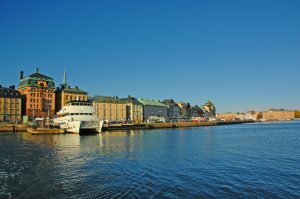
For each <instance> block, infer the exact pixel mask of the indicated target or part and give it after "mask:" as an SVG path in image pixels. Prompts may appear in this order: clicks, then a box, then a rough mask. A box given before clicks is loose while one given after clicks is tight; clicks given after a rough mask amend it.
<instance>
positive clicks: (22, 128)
mask: <svg viewBox="0 0 300 199" xmlns="http://www.w3.org/2000/svg"><path fill="white" fill-rule="evenodd" d="M254 122H256V121H253V120H248V121H209V122H179V123H142V124H113V125H107V124H106V125H104V126H103V128H102V131H109V132H111V131H121V130H144V129H165V128H191V127H200V126H219V125H232V124H244V123H254ZM0 132H28V133H30V134H33V135H41V134H64V133H65V130H64V129H57V128H32V127H27V126H26V125H23V124H18V125H2V126H0Z"/></svg>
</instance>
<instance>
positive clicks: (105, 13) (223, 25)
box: [0, 0, 300, 112]
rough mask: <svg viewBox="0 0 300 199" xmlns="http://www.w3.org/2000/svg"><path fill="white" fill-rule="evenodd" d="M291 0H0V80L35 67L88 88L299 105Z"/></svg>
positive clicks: (223, 107) (232, 106)
mask: <svg viewBox="0 0 300 199" xmlns="http://www.w3.org/2000/svg"><path fill="white" fill-rule="evenodd" d="M299 10H300V1H298V0H295V1H292V0H280V1H277V0H243V1H240V0H236V1H233V0H227V1H223V0H220V1H212V0H207V1H201V0H192V1H187V0H181V1H178V0H160V1H157V0H152V1H148V0H147V1H142V0H139V1H138V0H136V1H133V0H126V1H124V0H119V1H116V0H106V1H101V0H97V1H92V0H89V1H76V0H72V1H67V0H63V1H54V0H53V1H42V0H39V1H30V0H26V1H14V0H12V1H3V0H0V27H1V29H0V30H1V31H0V67H1V78H0V84H2V85H5V86H8V85H11V84H17V83H18V77H19V71H20V70H24V71H25V75H29V74H31V73H33V72H34V70H35V68H36V67H39V68H40V71H41V72H42V73H44V74H46V75H49V76H51V77H53V78H54V79H55V81H56V84H57V85H58V84H59V83H61V81H62V78H63V71H64V68H66V70H67V73H68V81H69V83H70V84H71V85H72V86H79V87H80V88H82V89H85V90H87V91H88V92H89V93H90V94H91V95H94V94H97V95H118V96H127V95H129V94H130V95H133V96H136V97H146V98H153V99H164V98H174V99H175V100H177V101H188V102H191V103H192V104H200V105H201V104H203V103H204V102H205V101H206V100H207V99H210V100H212V101H213V102H214V103H215V104H216V106H217V109H218V112H227V111H246V110H264V109H267V108H270V107H274V108H280V107H283V108H287V109H300V92H299V85H300V84H299V75H300V25H299V24H300V12H299Z"/></svg>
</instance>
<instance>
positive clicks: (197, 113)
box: [191, 105, 204, 118]
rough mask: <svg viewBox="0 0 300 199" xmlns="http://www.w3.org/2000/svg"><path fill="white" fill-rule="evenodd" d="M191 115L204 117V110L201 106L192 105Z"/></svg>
mask: <svg viewBox="0 0 300 199" xmlns="http://www.w3.org/2000/svg"><path fill="white" fill-rule="evenodd" d="M191 117H192V118H195V117H204V112H203V110H202V109H201V108H200V107H199V106H197V105H196V106H192V107H191Z"/></svg>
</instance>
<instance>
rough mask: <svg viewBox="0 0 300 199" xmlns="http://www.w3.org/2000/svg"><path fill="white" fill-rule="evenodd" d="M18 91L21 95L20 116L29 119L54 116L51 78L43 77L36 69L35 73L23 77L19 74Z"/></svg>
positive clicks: (53, 88) (53, 93)
mask: <svg viewBox="0 0 300 199" xmlns="http://www.w3.org/2000/svg"><path fill="white" fill-rule="evenodd" d="M18 90H19V91H20V93H21V95H22V115H26V116H28V117H29V119H31V120H32V119H34V118H36V117H47V116H49V117H53V116H54V114H55V84H54V81H53V78H51V77H48V76H46V75H43V74H41V73H40V72H39V69H38V68H37V69H36V71H35V73H33V74H31V75H29V76H27V77H25V76H24V72H23V71H21V73H20V83H19V87H18Z"/></svg>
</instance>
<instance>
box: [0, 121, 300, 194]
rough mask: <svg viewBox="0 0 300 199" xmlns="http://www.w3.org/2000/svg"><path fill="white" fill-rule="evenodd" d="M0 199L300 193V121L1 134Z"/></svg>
mask: <svg viewBox="0 0 300 199" xmlns="http://www.w3.org/2000/svg"><path fill="white" fill-rule="evenodd" d="M0 151H1V153H0V198H180V199H181V198H300V122H283V123H276V122H274V123H254V124H241V125H228V126H212V127H195V128H185V129H184V128H183V129H163V130H158V129H156V130H138V131H116V132H109V133H101V134H96V135H86V136H82V135H81V136H80V135H75V134H63V135H30V134H28V133H0Z"/></svg>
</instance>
